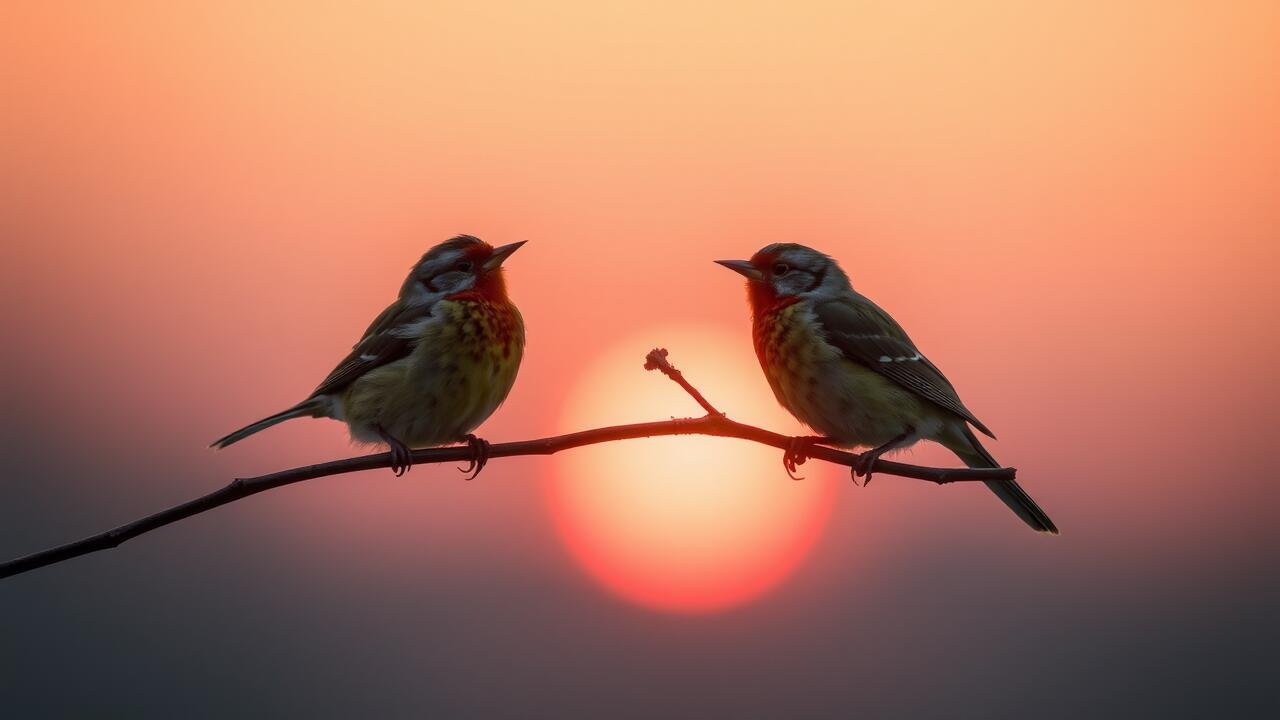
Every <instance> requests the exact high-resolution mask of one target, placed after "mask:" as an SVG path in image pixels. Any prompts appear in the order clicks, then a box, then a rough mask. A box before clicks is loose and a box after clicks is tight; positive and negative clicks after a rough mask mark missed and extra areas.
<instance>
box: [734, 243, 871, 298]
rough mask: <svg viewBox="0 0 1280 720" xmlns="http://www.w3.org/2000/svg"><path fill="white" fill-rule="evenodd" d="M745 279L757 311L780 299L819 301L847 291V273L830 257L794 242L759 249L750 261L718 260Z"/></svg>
mask: <svg viewBox="0 0 1280 720" xmlns="http://www.w3.org/2000/svg"><path fill="white" fill-rule="evenodd" d="M716 262H717V263H719V264H721V265H723V266H725V267H727V268H729V269H730V270H732V271H734V272H736V273H738V274H739V275H742V276H743V277H745V278H746V279H747V295H748V297H749V298H750V299H751V306H752V308H753V309H754V310H755V311H756V312H760V311H763V310H766V309H768V308H770V307H773V306H774V305H776V304H777V303H779V302H795V301H796V300H805V299H814V300H821V299H825V298H828V297H835V296H837V295H839V294H841V293H845V292H848V291H849V276H847V275H845V274H844V271H843V270H841V269H840V266H839V265H837V264H836V261H835V260H832V259H831V258H830V257H828V256H826V255H824V254H822V253H820V252H818V251H817V250H814V249H813V248H810V247H805V246H804V245H798V244H796V243H774V244H772V245H766V246H765V247H763V248H760V250H759V251H758V252H756V254H755V255H752V256H751V259H750V260H717V261H716Z"/></svg>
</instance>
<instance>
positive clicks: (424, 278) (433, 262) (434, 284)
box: [400, 235, 526, 304]
mask: <svg viewBox="0 0 1280 720" xmlns="http://www.w3.org/2000/svg"><path fill="white" fill-rule="evenodd" d="M525 242H526V241H524V240H521V241H520V242H513V243H511V244H510V245H502V246H500V247H494V246H492V245H490V244H489V243H487V242H485V241H483V240H481V239H480V238H478V237H472V236H471V235H459V236H457V237H455V238H451V239H449V240H446V241H444V242H442V243H440V244H439V245H436V246H435V247H433V248H431V249H430V250H428V251H427V253H426V254H425V255H423V256H422V259H421V260H419V261H418V263H417V264H416V265H414V266H413V270H410V271H409V277H408V278H406V279H405V281H404V285H403V286H402V287H401V288H400V298H401V299H402V300H405V301H407V302H410V303H415V304H418V303H421V304H426V303H430V302H433V301H435V300H438V299H441V298H448V297H451V296H454V295H457V294H459V293H464V292H473V293H477V294H480V295H484V296H486V297H488V298H490V299H494V300H499V299H505V298H506V295H507V287H506V283H505V281H504V280H503V278H502V263H503V261H504V260H506V259H507V258H508V257H510V256H511V253H513V252H515V251H516V250H519V249H520V246H521V245H524V244H525Z"/></svg>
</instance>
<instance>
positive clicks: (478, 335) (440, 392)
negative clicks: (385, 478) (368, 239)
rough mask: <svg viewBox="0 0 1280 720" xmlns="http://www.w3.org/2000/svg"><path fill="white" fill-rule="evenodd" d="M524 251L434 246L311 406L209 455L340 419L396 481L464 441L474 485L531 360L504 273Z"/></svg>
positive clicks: (465, 244) (470, 242)
mask: <svg viewBox="0 0 1280 720" xmlns="http://www.w3.org/2000/svg"><path fill="white" fill-rule="evenodd" d="M524 243H525V241H520V242H514V243H511V244H509V245H503V246H501V247H496V248H495V247H493V246H492V245H490V244H489V243H486V242H484V241H483V240H481V239H479V238H477V237H474V236H471V235H458V236H456V237H453V238H451V239H449V240H446V241H444V242H442V243H440V244H439V245H436V246H435V247H432V248H431V249H430V250H428V251H427V252H426V254H424V255H423V256H422V258H421V259H420V260H419V261H418V262H417V263H416V264H414V266H413V269H412V270H410V271H409V275H408V277H407V278H405V281H404V283H403V285H401V287H400V292H399V295H398V297H397V298H396V300H395V302H393V303H391V304H390V305H389V306H387V308H386V309H385V310H383V311H382V312H381V313H379V314H378V316H377V317H376V318H374V320H373V322H372V323H370V324H369V327H368V329H366V330H365V331H364V334H363V335H362V336H361V338H360V341H359V342H357V343H356V344H355V345H354V346H353V347H352V350H351V352H350V353H349V354H348V355H347V356H346V357H345V358H343V359H342V361H341V362H339V363H338V365H337V367H335V368H334V369H333V372H330V373H329V375H328V376H327V377H325V379H324V380H323V381H322V382H321V383H320V384H319V385H318V386H316V389H315V390H313V391H312V392H311V394H310V395H308V396H307V397H306V399H304V400H303V401H302V402H299V403H298V404H296V405H294V406H292V407H290V408H287V409H285V410H282V411H281V412H278V413H276V414H274V415H270V416H268V417H265V418H263V419H261V420H259V421H257V422H255V423H251V424H249V425H246V426H245V427H243V428H240V429H239V430H236V431H235V432H232V433H229V434H227V435H225V436H224V437H221V438H219V439H217V440H215V441H214V442H213V443H212V445H211V446H210V447H214V448H225V447H227V446H228V445H231V444H233V443H236V442H239V441H241V440H243V439H245V438H246V437H249V436H250V435H253V434H254V433H257V432H261V431H263V430H265V429H267V428H269V427H272V426H273V425H276V424H279V423H282V422H284V421H286V420H292V419H294V418H300V417H313V418H332V419H335V420H340V421H342V422H345V423H346V424H347V428H348V430H349V431H350V434H351V438H352V440H354V441H356V442H358V443H370V444H376V443H379V442H382V443H386V445H387V446H388V447H389V448H390V451H391V461H392V462H391V469H392V471H393V472H394V473H395V474H396V476H400V475H403V474H404V473H405V472H407V471H408V470H409V469H410V467H412V464H413V463H412V454H411V452H410V448H417V447H430V446H435V445H444V444H448V443H454V442H466V443H467V444H468V445H469V446H470V447H471V450H472V458H471V463H470V464H469V465H468V466H467V467H466V468H463V469H462V470H463V471H464V472H465V473H469V477H468V478H467V479H471V478H474V477H476V476H477V475H479V473H480V471H481V470H483V469H484V466H485V463H486V461H487V459H488V450H489V444H488V443H487V442H485V441H484V440H481V439H479V438H477V437H476V436H475V435H473V434H472V433H471V431H472V430H474V429H475V428H476V427H478V426H479V425H480V423H482V422H484V421H485V419H487V418H488V417H489V415H491V414H492V413H493V412H494V410H496V409H497V408H498V406H499V405H501V404H502V403H503V401H504V400H506V398H507V394H508V393H509V392H510V391H511V388H512V386H513V385H514V384H515V379H516V373H517V372H518V370H519V369H520V360H521V357H522V356H523V354H524V341H525V331H524V321H523V319H522V318H521V316H520V311H519V310H518V309H517V308H516V306H515V304H514V303H512V302H511V300H510V299H509V298H508V297H507V288H506V281H505V278H504V276H503V273H504V270H503V267H502V265H503V262H504V261H505V260H506V259H507V258H508V257H510V256H511V254H512V253H514V252H515V251H516V250H518V249H520V247H521V246H522V245H524Z"/></svg>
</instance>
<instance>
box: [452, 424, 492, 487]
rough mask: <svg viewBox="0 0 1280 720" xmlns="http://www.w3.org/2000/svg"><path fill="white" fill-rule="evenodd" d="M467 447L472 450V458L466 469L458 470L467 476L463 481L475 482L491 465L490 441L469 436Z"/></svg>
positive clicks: (467, 437)
mask: <svg viewBox="0 0 1280 720" xmlns="http://www.w3.org/2000/svg"><path fill="white" fill-rule="evenodd" d="M466 441H467V447H469V448H471V458H470V461H469V462H468V463H467V466H466V467H460V468H458V472H460V473H462V474H463V475H466V477H465V478H463V480H475V479H476V477H477V476H479V475H480V472H481V471H482V470H484V466H485V465H488V464H489V441H487V440H483V439H481V438H478V437H476V436H475V435H471V434H468V435H467V436H466Z"/></svg>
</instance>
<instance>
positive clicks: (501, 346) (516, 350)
mask: <svg viewBox="0 0 1280 720" xmlns="http://www.w3.org/2000/svg"><path fill="white" fill-rule="evenodd" d="M470 304H471V303H468V304H467V305H470ZM458 305H460V306H461V305H463V304H462V303H458ZM449 320H450V321H451V322H447V323H444V324H443V325H445V327H443V328H441V329H440V330H439V331H437V332H436V333H434V336H433V337H424V338H423V339H421V340H420V341H419V342H418V344H417V346H416V347H415V348H414V351H413V352H412V353H411V354H410V355H409V357H407V358H404V359H403V360H399V361H397V362H394V363H391V364H389V365H386V366H384V367H381V368H378V369H377V370H374V371H372V372H370V373H368V374H366V375H364V376H363V377H361V378H360V379H358V380H357V381H356V382H355V383H353V384H352V386H351V388H350V389H349V390H348V392H347V394H346V395H345V397H344V405H345V408H344V409H345V411H346V419H347V423H348V425H349V426H350V428H351V436H352V438H354V439H356V440H359V441H366V442H376V441H378V440H380V436H379V434H378V431H377V427H378V426H381V427H382V428H383V429H384V430H385V431H386V432H387V433H389V434H390V435H392V436H394V437H395V438H397V439H399V440H400V441H401V442H404V443H405V444H407V445H409V446H411V447H426V446H431V445H441V444H444V443H449V442H456V441H458V440H461V439H462V437H463V436H464V435H466V434H467V433H469V432H471V431H472V430H474V429H475V428H476V427H478V426H479V425H480V424H481V423H482V422H484V421H485V419H487V418H488V417H489V416H490V415H491V414H493V411H494V410H496V409H497V408H498V406H499V405H501V404H502V402H503V401H504V400H506V398H507V394H508V393H510V392H511V387H512V386H513V385H514V384H515V379H516V373H517V372H518V370H519V368H520V359H521V356H522V355H523V350H524V336H523V331H522V329H521V328H520V327H519V322H518V316H516V319H515V323H514V329H513V328H511V327H503V326H502V324H501V322H500V321H498V320H495V319H494V318H493V317H491V316H490V315H488V314H486V313H485V311H483V310H478V309H476V308H470V307H459V308H457V309H456V310H454V312H453V313H452V315H451V317H450V318H449Z"/></svg>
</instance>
